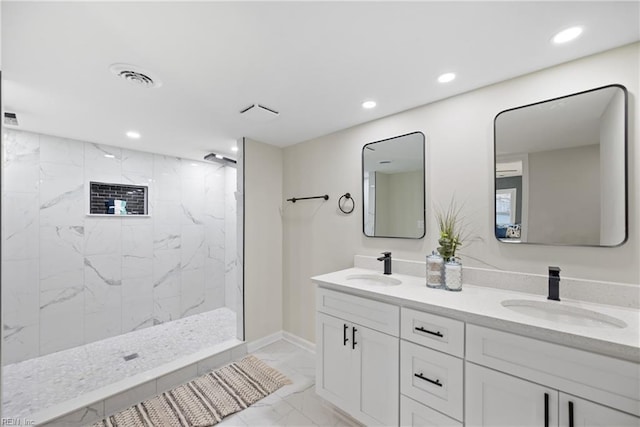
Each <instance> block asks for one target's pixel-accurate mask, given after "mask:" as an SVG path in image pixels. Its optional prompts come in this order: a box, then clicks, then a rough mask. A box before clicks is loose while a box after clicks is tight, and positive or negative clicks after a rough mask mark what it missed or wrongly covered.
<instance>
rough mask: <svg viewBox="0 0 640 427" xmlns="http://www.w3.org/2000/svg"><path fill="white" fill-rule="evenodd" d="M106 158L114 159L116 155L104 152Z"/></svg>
mask: <svg viewBox="0 0 640 427" xmlns="http://www.w3.org/2000/svg"><path fill="white" fill-rule="evenodd" d="M104 156H105V157H106V158H107V159H115V157H116V156H114V155H113V154H105V155H104Z"/></svg>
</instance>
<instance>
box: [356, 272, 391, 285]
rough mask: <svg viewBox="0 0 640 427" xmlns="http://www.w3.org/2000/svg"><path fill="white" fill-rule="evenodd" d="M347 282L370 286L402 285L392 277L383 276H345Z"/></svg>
mask: <svg viewBox="0 0 640 427" xmlns="http://www.w3.org/2000/svg"><path fill="white" fill-rule="evenodd" d="M347 280H348V281H350V282H354V283H357V284H359V285H370V286H395V285H399V284H400V283H402V282H401V281H400V280H398V279H394V278H393V277H389V276H383V275H381V274H352V275H350V276H347Z"/></svg>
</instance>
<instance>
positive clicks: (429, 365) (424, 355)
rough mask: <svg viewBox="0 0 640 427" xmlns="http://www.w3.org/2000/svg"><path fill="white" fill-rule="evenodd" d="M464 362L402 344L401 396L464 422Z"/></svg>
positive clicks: (402, 342) (413, 345)
mask: <svg viewBox="0 0 640 427" xmlns="http://www.w3.org/2000/svg"><path fill="white" fill-rule="evenodd" d="M462 366H463V363H462V360H461V359H458V358H457V357H453V356H450V355H448V354H444V353H440V352H439V351H435V350H431V349H428V348H425V347H422V346H419V345H416V344H413V343H410V342H407V341H401V343H400V392H401V393H402V394H404V395H405V396H408V397H411V398H412V399H414V400H416V401H418V402H420V403H422V404H424V405H426V406H429V407H431V408H433V409H435V410H437V411H440V412H442V413H444V414H446V415H448V416H450V417H453V418H455V419H456V420H458V421H462V396H463V394H464V393H463V388H462V387H463V378H462V376H463V370H462Z"/></svg>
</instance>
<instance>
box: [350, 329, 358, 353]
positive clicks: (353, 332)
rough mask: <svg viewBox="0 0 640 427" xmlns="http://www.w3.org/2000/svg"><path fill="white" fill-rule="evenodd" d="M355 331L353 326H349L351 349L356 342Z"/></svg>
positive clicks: (354, 346)
mask: <svg viewBox="0 0 640 427" xmlns="http://www.w3.org/2000/svg"><path fill="white" fill-rule="evenodd" d="M356 331H357V329H356V328H353V327H352V328H351V350H353V349H355V348H356V344H358V343H357V342H356Z"/></svg>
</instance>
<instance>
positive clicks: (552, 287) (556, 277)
mask: <svg viewBox="0 0 640 427" xmlns="http://www.w3.org/2000/svg"><path fill="white" fill-rule="evenodd" d="M547 299H550V300H554V301H560V267H549V296H548V297H547Z"/></svg>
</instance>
